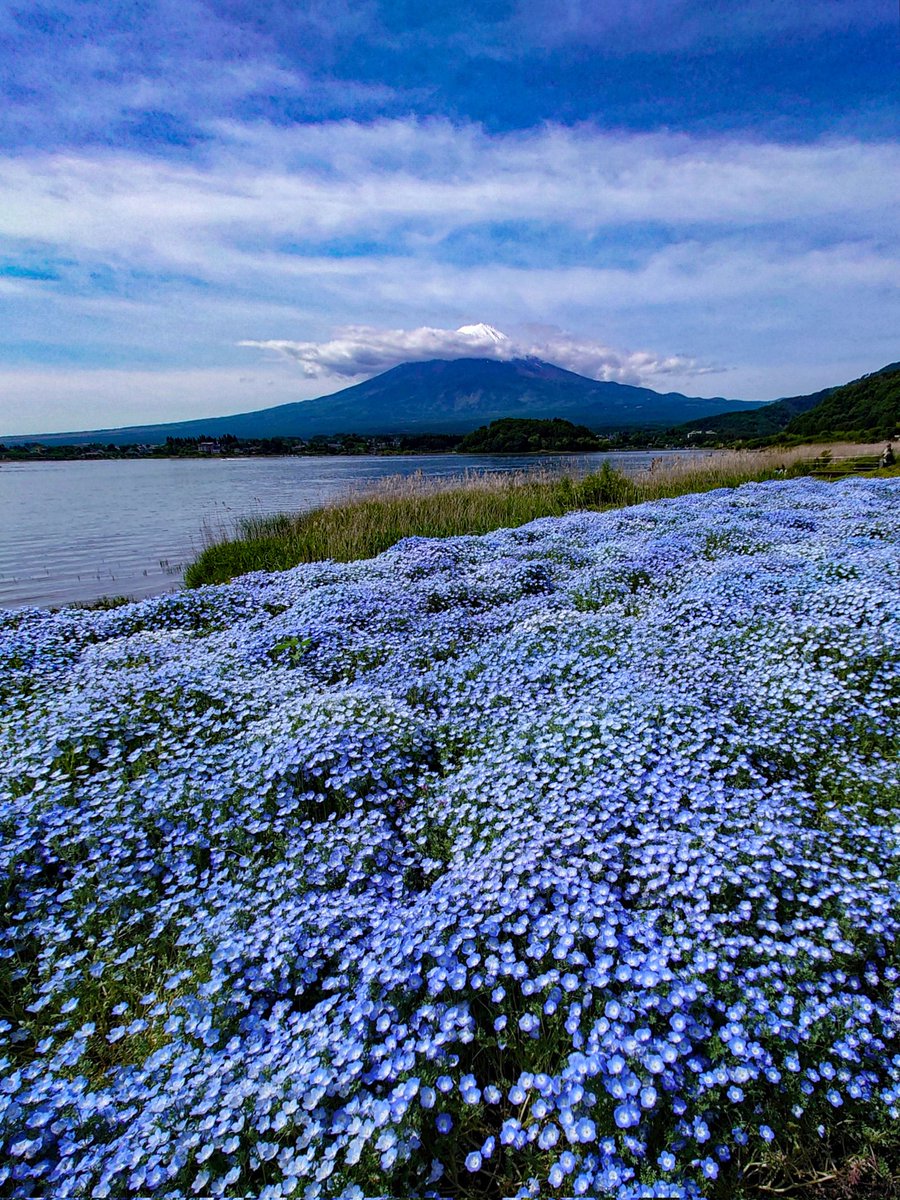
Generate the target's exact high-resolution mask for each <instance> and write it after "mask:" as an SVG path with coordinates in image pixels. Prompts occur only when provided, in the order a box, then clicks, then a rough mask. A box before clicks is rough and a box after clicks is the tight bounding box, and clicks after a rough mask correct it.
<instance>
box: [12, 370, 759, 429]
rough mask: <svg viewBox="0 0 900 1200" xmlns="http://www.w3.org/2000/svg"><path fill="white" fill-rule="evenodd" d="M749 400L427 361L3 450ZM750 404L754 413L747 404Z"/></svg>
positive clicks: (734, 406)
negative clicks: (315, 388)
mask: <svg viewBox="0 0 900 1200" xmlns="http://www.w3.org/2000/svg"><path fill="white" fill-rule="evenodd" d="M748 405H749V402H745V401H741V400H725V399H723V398H722V397H716V398H714V399H702V398H699V397H690V396H683V395H681V394H680V393H679V392H668V393H666V394H660V393H659V392H654V391H651V390H650V389H649V388H641V387H631V386H629V385H627V384H621V383H600V382H598V381H597V380H594V379H587V378H585V376H583V375H576V374H575V373H574V372H573V371H566V370H564V369H563V368H562V367H557V366H554V365H553V364H552V363H546V362H541V361H540V360H539V359H531V358H529V359H516V360H513V361H511V362H498V361H495V360H493V359H481V358H461V359H453V360H450V361H448V360H444V359H434V360H432V361H429V362H415V363H403V364H401V365H400V366H398V367H393V368H392V369H391V370H390V371H385V372H384V373H383V374H382V375H377V376H375V378H374V379H368V380H366V381H365V382H364V383H358V384H354V385H353V386H352V387H348V388H344V389H343V390H342V391H339V392H335V393H333V394H332V395H330V396H320V397H318V398H317V399H315V400H304V401H301V402H299V403H295V404H280V405H278V406H277V407H275V408H265V409H261V410H260V411H258V412H249V413H238V414H236V415H234V416H230V417H212V418H205V419H202V420H196V421H179V422H177V423H174V424H166V425H136V426H130V427H128V428H125V429H102V430H87V431H83V432H79V433H59V434H48V435H45V436H41V437H40V438H37V437H36V436H31V437H15V438H6V439H4V440H5V441H6V442H7V443H8V444H15V443H22V442H25V441H35V440H40V441H41V442H43V443H45V444H48V445H50V444H61V443H69V444H84V443H85V442H111V443H114V444H117V445H121V444H123V443H128V442H144V443H158V442H164V441H165V440H166V438H167V437H200V436H207V437H220V436H222V435H223V434H226V433H230V434H234V435H235V436H236V437H239V438H260V437H302V438H307V437H312V436H314V435H316V434H335V433H424V432H429V433H431V432H439V433H468V432H469V431H470V430H472V429H476V428H477V427H478V426H479V425H484V424H487V423H488V422H490V421H494V420H498V419H499V418H501V417H537V418H552V417H564V418H565V419H567V420H570V421H573V422H574V423H575V424H580V425H587V426H589V427H590V428H591V429H594V430H601V431H603V430H610V431H611V430H616V429H626V428H635V427H640V426H656V427H669V426H672V425H675V424H678V423H679V422H682V421H687V420H705V419H706V418H707V417H710V416H712V415H713V414H715V413H721V412H728V411H735V410H744V409H746V408H747V407H748ZM749 406H752V405H749Z"/></svg>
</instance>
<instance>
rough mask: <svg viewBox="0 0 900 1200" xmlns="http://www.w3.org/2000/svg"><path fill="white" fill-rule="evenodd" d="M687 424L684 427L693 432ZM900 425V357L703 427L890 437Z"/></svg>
mask: <svg viewBox="0 0 900 1200" xmlns="http://www.w3.org/2000/svg"><path fill="white" fill-rule="evenodd" d="M691 428H692V427H691V425H690V424H689V423H688V424H685V425H683V426H682V427H681V429H680V430H679V432H684V433H687V432H690V431H691ZM898 429H900V363H890V364H889V365H888V366H886V367H882V368H881V370H880V371H874V372H873V373H872V374H871V375H863V376H862V378H861V379H855V380H853V381H852V382H851V383H845V384H843V385H842V386H841V387H831V388H823V390H822V391H820V392H812V393H811V394H810V395H808V396H787V397H785V398H784V399H783V400H776V401H775V403H774V404H766V405H764V406H763V407H761V408H753V409H751V410H749V411H744V412H730V413H722V414H720V415H718V416H713V417H708V418H706V419H705V420H704V421H703V431H704V432H710V433H716V434H718V435H719V436H720V437H722V438H766V437H775V436H777V435H778V434H780V433H784V434H787V435H789V436H797V437H810V438H814V437H834V436H836V435H838V434H841V435H843V434H852V435H853V436H859V437H862V438H872V439H875V440H878V439H880V438H890V437H891V436H892V435H893V434H894V433H895V432H896V431H897V430H898Z"/></svg>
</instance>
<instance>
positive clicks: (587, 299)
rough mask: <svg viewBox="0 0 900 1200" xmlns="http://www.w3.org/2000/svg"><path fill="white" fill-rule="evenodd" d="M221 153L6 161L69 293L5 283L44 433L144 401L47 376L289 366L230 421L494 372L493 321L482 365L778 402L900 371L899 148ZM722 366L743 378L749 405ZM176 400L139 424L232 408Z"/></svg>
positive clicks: (14, 210) (434, 130) (207, 395)
mask: <svg viewBox="0 0 900 1200" xmlns="http://www.w3.org/2000/svg"><path fill="white" fill-rule="evenodd" d="M205 131H206V132H207V133H208V134H209V137H210V140H209V142H208V143H207V144H206V145H205V146H204V148H203V150H202V153H201V152H198V154H197V155H196V157H195V160H194V161H193V162H192V163H188V162H187V161H186V160H184V159H179V160H177V161H172V160H161V159H154V158H150V157H147V156H141V155H139V154H135V153H126V152H122V151H110V150H104V149H102V148H97V147H89V148H84V149H81V150H77V151H69V152H67V153H65V154H47V153H42V154H31V153H29V152H20V153H18V154H7V155H3V154H0V254H2V257H3V260H4V261H5V262H8V263H11V264H14V265H16V266H21V265H25V266H28V267H32V266H34V267H37V268H41V269H43V268H44V267H48V268H50V273H53V274H57V275H58V276H59V278H58V279H48V280H40V281H36V280H25V279H21V278H12V279H7V280H6V281H0V288H2V289H3V292H4V293H11V295H10V299H11V300H12V301H13V302H12V303H9V304H8V305H7V308H8V309H9V313H8V314H7V316H6V318H5V322H6V323H5V325H4V341H5V344H6V345H8V346H14V345H19V346H20V347H25V348H26V349H25V351H23V352H22V354H23V355H24V354H26V353H27V354H31V355H33V357H34V358H36V359H38V358H39V359H40V362H39V363H35V365H34V366H33V367H31V368H27V367H24V366H23V367H22V370H23V371H29V370H30V371H31V372H32V373H33V375H34V378H35V380H36V381H37V382H36V383H35V386H34V388H32V389H31V390H29V391H28V398H29V403H30V404H31V405H32V406H33V410H32V415H33V417H34V420H33V421H29V422H28V424H27V426H26V427H25V431H28V430H31V429H39V428H44V429H50V428H52V427H53V426H54V425H55V426H56V427H65V428H69V429H71V428H75V427H81V428H84V427H96V426H99V425H101V424H106V423H109V417H108V415H107V410H110V411H111V410H113V409H115V407H116V405H117V403H119V402H120V401H121V402H123V403H126V402H127V401H122V396H123V392H122V391H121V390H120V389H119V388H118V386H117V384H116V382H115V379H114V378H113V376H112V374H111V373H109V372H105V373H103V372H101V373H99V374H98V375H97V378H96V392H95V393H94V396H95V398H94V399H92V396H91V392H90V389H89V388H85V389H84V390H83V391H78V389H76V388H74V387H72V386H70V385H69V384H68V383H67V381H66V373H65V372H63V371H60V372H59V373H58V374H54V375H52V376H49V375H46V374H45V373H44V367H45V364H46V363H47V362H60V361H71V362H72V375H73V377H74V376H76V375H79V376H81V373H83V372H85V371H87V370H88V369H91V368H95V367H100V366H108V365H109V364H111V363H119V364H127V363H129V362H131V363H132V364H134V365H136V364H139V363H140V364H144V365H146V364H150V365H152V366H154V367H155V368H157V369H158V370H162V369H165V370H167V371H169V372H174V371H175V370H176V368H181V369H184V368H188V367H192V368H197V369H199V368H201V367H202V368H204V369H209V368H221V369H222V370H223V371H224V370H225V369H226V368H227V369H228V370H231V369H232V368H234V370H235V371H237V372H238V373H239V374H240V372H241V361H242V360H243V362H244V363H246V364H247V365H248V366H249V365H250V364H251V362H252V360H251V358H250V357H249V356H248V355H247V351H246V350H238V349H237V348H236V343H237V342H238V341H239V340H241V339H244V340H248V341H252V342H253V343H255V344H256V345H262V344H265V345H267V346H268V347H269V348H271V349H276V350H278V349H280V351H281V354H280V356H279V357H280V360H281V362H280V368H281V370H282V376H283V378H282V377H280V378H282V383H280V384H279V390H278V399H273V400H272V401H269V399H268V396H265V395H262V396H261V395H259V394H257V393H255V392H253V393H252V394H251V393H250V392H248V394H247V395H246V398H245V399H244V400H243V401H242V400H241V399H240V398H239V393H238V392H237V391H235V390H234V389H233V388H232V385H231V384H229V385H228V391H227V395H223V396H222V402H221V408H220V409H219V410H218V411H225V406H226V404H227V405H228V406H229V407H230V411H238V410H239V409H241V408H243V409H249V408H253V407H261V406H262V405H264V404H266V403H269V402H272V403H275V402H279V400H281V399H284V400H287V399H299V398H302V397H303V396H308V395H310V394H313V393H314V392H318V393H319V394H321V393H325V392H328V391H332V390H336V389H337V388H338V387H340V386H343V385H344V384H346V382H347V381H348V380H352V379H354V378H359V377H360V376H361V375H371V374H374V373H376V372H378V371H381V370H384V369H386V368H387V367H388V366H390V365H392V364H393V363H395V362H400V361H407V360H408V359H409V358H421V357H426V356H428V355H431V356H441V357H448V356H453V355H455V354H460V353H466V354H469V353H472V352H473V344H472V343H470V342H468V341H466V340H465V335H464V334H460V333H459V328H460V327H461V326H464V325H465V324H466V323H467V322H471V321H473V320H474V319H475V316H476V315H485V316H490V318H491V320H492V321H493V322H495V323H496V324H497V325H498V326H499V327H500V328H502V329H504V330H506V331H507V332H508V333H509V334H510V335H511V336H510V340H509V344H505V343H504V344H501V345H500V348H499V349H498V348H497V345H496V344H491V343H486V344H485V346H483V347H482V348H481V349H477V351H476V352H477V353H484V354H487V355H492V356H494V357H503V356H506V355H517V354H536V355H538V356H539V357H541V358H544V359H548V360H550V361H552V362H558V363H560V365H563V366H567V367H569V368H570V369H572V370H575V371H578V372H579V373H582V374H587V375H591V376H593V377H596V378H606V379H614V380H624V381H640V382H643V383H647V384H649V385H650V386H665V387H666V388H669V387H671V388H675V389H677V390H679V391H688V390H692V391H694V393H695V394H697V393H700V394H710V393H711V392H712V391H716V390H719V391H725V392H726V393H727V394H729V395H738V396H746V397H755V398H771V397H773V396H775V395H778V394H786V393H792V392H801V391H805V390H812V389H813V388H815V387H820V386H825V385H827V384H829V383H832V382H834V381H835V379H836V378H838V379H841V378H851V377H852V375H853V374H854V373H857V374H861V373H862V372H863V371H865V370H872V369H874V368H876V367H878V366H881V365H882V364H883V363H885V362H888V361H891V360H893V359H896V358H897V357H898V352H897V346H896V329H897V319H896V314H897V307H896V297H897V292H896V281H897V279H898V277H900V232H898V231H900V211H898V197H897V191H896V184H895V181H896V178H897V176H898V175H900V146H898V145H897V144H895V143H891V142H880V143H874V142H869V143H862V142H854V141H849V140H843V141H841V140H835V139H822V140H820V141H817V142H814V143H810V144H804V145H799V144H779V143H777V142H773V141H768V142H763V141H760V142H748V141H742V140H740V139H738V138H729V137H722V136H710V137H687V136H683V135H679V136H676V135H668V134H654V135H633V134H621V133H611V132H608V131H603V130H600V129H598V128H596V127H593V126H583V127H580V128H575V129H572V128H565V127H561V126H554V125H548V126H545V127H542V128H540V129H534V130H528V131H521V132H514V133H506V134H497V135H492V134H489V133H488V132H486V131H485V130H484V129H482V128H480V127H479V126H476V125H472V124H463V125H453V124H451V123H450V122H446V121H414V120H405V121H400V120H398V121H376V122H371V123H364V122H354V121H338V122H325V123H321V124H317V125H306V126H296V127H292V128H288V129H284V128H277V127H275V126H274V125H266V124H264V123H254V124H238V123H228V124H223V123H218V124H216V123H209V124H207V125H206V127H205ZM551 327H552V328H551ZM332 330H336V332H333V333H332V332H330V331H332ZM562 330H569V331H573V332H572V333H571V334H567V333H563V332H561V331H562ZM461 339H462V340H461ZM626 348H630V349H626ZM635 348H636V349H635ZM66 353H69V355H70V357H69V359H66V357H65V356H66ZM16 361H17V362H21V357H20V358H19V359H17V360H16ZM710 363H713V364H727V365H728V366H729V368H734V369H733V370H732V371H731V374H730V375H729V376H728V386H727V387H725V386H724V385H723V384H721V383H720V382H719V381H718V378H717V377H716V376H709V377H704V375H703V373H704V372H705V371H707V370H708V369H709V364H710ZM257 365H267V366H271V368H272V369H273V370H274V369H275V368H276V367H277V366H278V365H279V364H278V363H277V362H276V360H275V359H274V358H273V359H272V360H271V362H270V363H269V364H257ZM298 368H299V369H298ZM151 376H153V372H149V373H148V377H147V378H148V382H147V383H146V384H145V383H143V382H140V381H139V383H138V385H136V386H137V390H136V392H135V396H136V397H140V403H141V404H143V405H145V406H146V407H145V408H144V410H143V411H142V412H141V413H138V412H135V411H133V410H134V409H136V408H137V407H138V400H137V399H136V400H135V403H134V405H131V406H130V407H129V411H128V412H127V413H125V411H124V410H123V411H122V417H121V419H122V420H129V421H131V420H142V419H147V420H162V419H166V418H167V417H168V418H176V417H185V418H187V417H192V416H194V415H203V413H210V414H211V413H213V412H215V411H217V408H216V403H217V401H216V397H215V392H214V389H213V390H212V391H209V390H208V389H207V388H206V385H205V384H204V383H203V381H202V380H203V379H206V380H208V379H209V378H210V376H208V375H205V376H203V377H202V379H201V377H200V376H199V375H198V377H197V380H196V384H195V390H193V391H192V390H191V387H193V386H194V385H193V384H192V385H191V386H188V385H187V381H186V385H185V387H184V388H179V389H178V390H177V392H174V391H173V392H172V393H170V394H171V395H172V396H175V395H177V397H178V402H177V405H176V403H175V401H174V400H173V401H172V403H171V404H169V403H168V400H166V401H165V405H164V402H163V399H162V398H160V397H156V396H155V395H154V394H153V391H152V386H153V385H152V380H151V379H150V377H151ZM82 377H86V376H82ZM153 377H154V378H156V379H158V380H161V378H162V376H160V375H158V374H157V375H155V376H153ZM291 381H293V383H291ZM311 385H315V386H311ZM713 385H714V386H713ZM19 387H20V385H19V384H17V388H19ZM24 387H25V385H24V383H21V388H24ZM42 387H43V388H44V390H43V392H42V390H41V388H42ZM292 387H293V389H294V390H293V392H291V388H292ZM21 394H22V392H21V390H19V391H15V392H13V391H9V390H7V391H5V392H4V391H3V389H2V387H0V428H2V429H5V430H11V429H12V426H13V423H14V422H15V423H18V427H19V428H20V429H21V428H22V424H21V423H20V418H21V420H22V421H24V420H25V418H24V417H22V411H23V410H22V406H21V404H20V403H19V401H18V400H17V399H16V396H18V395H21ZM163 406H165V407H166V411H165V412H163V411H161V408H162V407H163ZM41 414H43V415H41ZM112 423H119V420H118V418H116V417H112Z"/></svg>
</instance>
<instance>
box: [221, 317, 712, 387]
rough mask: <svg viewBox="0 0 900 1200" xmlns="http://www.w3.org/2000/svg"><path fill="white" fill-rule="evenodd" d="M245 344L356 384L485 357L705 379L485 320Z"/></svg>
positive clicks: (620, 376) (645, 358)
mask: <svg viewBox="0 0 900 1200" xmlns="http://www.w3.org/2000/svg"><path fill="white" fill-rule="evenodd" d="M240 345H242V346H248V347H253V348H256V349H259V350H268V351H273V352H275V353H276V354H279V355H283V356H285V357H287V358H289V359H290V360H291V361H293V362H295V363H297V364H298V365H299V367H300V369H301V371H302V373H303V375H305V376H306V377H307V378H310V379H321V378H323V377H324V378H339V379H358V378H360V377H361V376H369V375H374V374H377V373H378V372H381V371H386V370H388V369H389V368H390V367H395V366H397V365H398V364H399V363H405V362H417V361H418V360H420V359H431V358H441V359H456V358H488V359H494V360H496V361H499V362H510V361H512V360H514V359H519V358H540V359H542V360H544V361H545V362H552V363H555V364H556V365H557V366H560V367H565V368H567V369H568V370H570V371H576V372H578V374H581V375H587V376H588V377H590V378H591V379H605V380H613V381H616V382H619V383H650V382H653V381H655V380H656V379H658V378H659V377H662V376H666V375H675V374H677V375H679V376H680V377H682V378H684V377H686V376H691V375H700V374H708V373H710V372H711V371H712V370H713V368H711V367H703V366H701V365H700V364H698V363H697V362H695V361H694V360H692V359H688V358H685V357H683V356H681V355H670V356H668V357H663V356H660V355H655V354H651V353H649V352H648V351H632V352H627V351H626V352H623V351H617V350H613V349H612V348H611V347H609V346H604V345H602V344H600V343H599V342H593V341H590V340H586V339H582V338H577V337H575V336H573V335H572V334H568V333H565V332H564V331H562V330H558V329H555V328H552V327H550V328H547V327H545V328H543V329H541V330H535V331H534V336H532V337H528V336H525V337H509V336H507V335H506V334H505V333H501V332H500V331H499V330H497V329H495V328H494V327H493V326H491V325H488V324H486V323H484V322H478V323H476V324H474V325H468V326H462V327H461V328H459V329H436V328H434V327H433V326H429V325H423V326H420V327H419V328H417V329H374V328H372V327H371V326H367V325H353V326H348V327H347V328H345V329H340V330H337V331H336V333H335V334H334V336H333V337H331V338H330V339H329V340H327V341H324V342H292V341H288V340H284V339H281V340H279V339H272V340H268V341H251V340H244V341H242V342H240Z"/></svg>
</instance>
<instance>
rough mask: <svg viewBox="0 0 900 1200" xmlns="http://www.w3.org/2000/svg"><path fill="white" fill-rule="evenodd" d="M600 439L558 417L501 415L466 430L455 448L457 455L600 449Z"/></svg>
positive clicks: (585, 429) (601, 443)
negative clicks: (496, 418)
mask: <svg viewBox="0 0 900 1200" xmlns="http://www.w3.org/2000/svg"><path fill="white" fill-rule="evenodd" d="M604 445H608V443H606V442H602V441H601V440H600V439H599V438H598V437H597V435H596V434H595V433H591V431H590V429H588V427H587V426H586V425H573V424H572V422H571V421H566V420H564V419H563V418H562V417H553V418H552V420H549V421H535V420H531V419H529V418H528V417H502V418H501V419H500V420H499V421H491V423H490V425H479V427H478V428H477V429H473V430H472V432H471V433H467V434H466V435H465V437H464V438H463V440H462V441H461V442H460V443H459V446H458V447H457V449H458V450H459V452H460V453H461V454H534V453H539V452H542V451H559V452H566V451H570V450H582V451H591V450H602V449H603V447H604Z"/></svg>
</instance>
